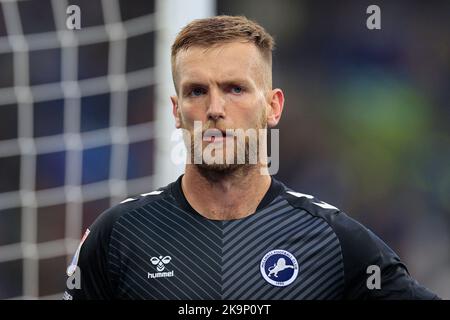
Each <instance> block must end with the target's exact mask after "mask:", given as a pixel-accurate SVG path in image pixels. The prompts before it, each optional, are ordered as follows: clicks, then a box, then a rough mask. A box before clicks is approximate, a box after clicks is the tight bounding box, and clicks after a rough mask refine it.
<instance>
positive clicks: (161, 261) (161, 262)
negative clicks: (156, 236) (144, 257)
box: [150, 256, 172, 272]
mask: <svg viewBox="0 0 450 320" xmlns="http://www.w3.org/2000/svg"><path fill="white" fill-rule="evenodd" d="M170 260H172V258H171V257H169V256H165V257H164V258H163V256H159V258H158V257H152V258H151V259H150V261H151V262H152V264H153V265H154V266H157V267H156V270H158V271H160V272H161V271H163V270H164V268H165V267H166V266H165V264H168V263H169V262H170Z"/></svg>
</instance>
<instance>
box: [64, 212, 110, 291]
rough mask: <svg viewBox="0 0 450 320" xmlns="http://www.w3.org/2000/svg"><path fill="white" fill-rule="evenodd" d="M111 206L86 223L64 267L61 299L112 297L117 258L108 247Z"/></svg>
mask: <svg viewBox="0 0 450 320" xmlns="http://www.w3.org/2000/svg"><path fill="white" fill-rule="evenodd" d="M114 218H115V214H114V209H110V210H108V211H106V212H104V213H102V214H101V215H100V216H99V218H98V219H97V220H96V221H95V222H94V223H93V224H92V225H91V226H90V227H89V229H88V230H87V231H86V233H85V235H84V236H83V239H82V241H81V243H80V246H79V247H78V250H77V252H76V253H75V255H74V258H73V260H72V263H71V264H70V266H69V267H68V269H67V279H66V291H65V292H64V295H63V299H64V300H85V299H89V300H91V299H94V300H103V299H113V298H114V288H115V277H114V276H115V274H116V273H117V270H115V267H114V266H116V265H119V263H118V262H117V261H114V257H115V256H114V255H113V254H111V252H110V248H109V240H110V237H111V232H112V229H113V224H114V221H115V219H114Z"/></svg>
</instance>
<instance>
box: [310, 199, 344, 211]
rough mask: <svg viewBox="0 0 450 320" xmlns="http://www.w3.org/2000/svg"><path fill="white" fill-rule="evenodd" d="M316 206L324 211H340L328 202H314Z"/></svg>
mask: <svg viewBox="0 0 450 320" xmlns="http://www.w3.org/2000/svg"><path fill="white" fill-rule="evenodd" d="M313 203H314V204H315V205H316V206H319V207H321V208H324V209H333V210H339V209H338V208H336V207H334V206H332V205H331V204H328V203H326V202H323V201H320V202H313Z"/></svg>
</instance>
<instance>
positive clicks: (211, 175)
mask: <svg viewBox="0 0 450 320" xmlns="http://www.w3.org/2000/svg"><path fill="white" fill-rule="evenodd" d="M180 119H181V127H182V128H183V129H185V130H188V131H189V133H190V135H191V137H194V130H193V129H187V126H186V125H185V123H184V121H183V119H182V117H181V116H180ZM213 128H217V129H223V130H225V129H226V128H221V127H220V126H216V125H215V124H214V122H211V121H208V122H207V123H206V125H205V126H204V127H203V129H202V130H203V132H204V131H206V130H208V129H213ZM266 128H267V118H266V112H265V109H264V111H263V112H262V114H261V117H260V119H259V121H258V123H257V125H256V127H255V128H252V129H255V130H257V131H258V130H259V129H266ZM229 129H231V128H229ZM233 139H234V143H233V147H234V150H233V155H232V156H233V161H226V157H227V152H229V151H228V149H226V148H224V150H225V152H223V159H221V160H223V161H220V162H221V163H208V161H205V159H204V155H203V143H201V144H200V145H198V144H197V145H196V143H195V139H192V138H191V139H190V157H191V159H190V160H191V162H190V163H192V164H195V166H196V167H197V169H198V170H199V172H200V173H201V174H202V175H203V176H205V177H206V178H207V179H208V180H216V179H220V178H221V177H223V176H225V175H230V174H234V175H237V174H239V175H245V174H246V173H247V172H248V171H249V170H250V169H251V168H252V167H254V166H256V164H254V163H250V159H251V156H252V155H251V154H250V142H249V137H248V136H247V135H245V143H244V144H242V143H236V140H237V139H236V137H233ZM264 139H265V137H264ZM256 145H257V146H260V136H259V134H257V135H256ZM196 148H197V150H196ZM199 149H200V150H199ZM253 149H254V148H253ZM255 151H256V155H253V156H254V157H256V158H255V159H257V160H258V159H260V156H261V155H260V151H261V150H260V148H259V147H256V150H255ZM242 153H244V163H238V155H239V154H242ZM195 154H201V155H202V159H201V160H202V161H201V163H195V159H194V155H195ZM230 162H231V163H230Z"/></svg>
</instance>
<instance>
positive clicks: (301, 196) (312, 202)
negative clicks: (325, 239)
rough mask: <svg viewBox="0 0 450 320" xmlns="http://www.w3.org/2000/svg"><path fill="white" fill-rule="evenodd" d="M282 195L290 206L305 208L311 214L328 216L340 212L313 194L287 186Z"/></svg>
mask: <svg viewBox="0 0 450 320" xmlns="http://www.w3.org/2000/svg"><path fill="white" fill-rule="evenodd" d="M283 197H284V198H285V199H286V201H287V202H288V203H289V204H290V205H291V206H292V207H294V208H298V209H302V210H305V211H306V212H308V213H309V214H311V215H313V216H317V217H322V218H328V217H329V216H330V215H333V214H338V213H339V212H340V210H339V209H338V208H337V207H335V206H334V205H331V204H329V203H327V202H324V201H322V200H320V199H318V198H317V197H315V196H313V195H310V194H307V193H302V192H298V191H294V190H292V189H290V188H287V187H285V190H284V192H283Z"/></svg>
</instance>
